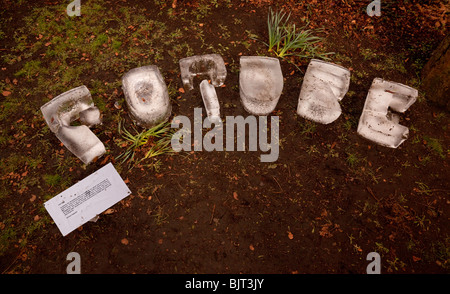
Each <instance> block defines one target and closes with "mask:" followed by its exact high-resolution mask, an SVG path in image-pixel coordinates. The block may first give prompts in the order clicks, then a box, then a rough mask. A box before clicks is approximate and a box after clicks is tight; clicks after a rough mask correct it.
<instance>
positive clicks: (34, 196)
mask: <svg viewBox="0 0 450 294" xmlns="http://www.w3.org/2000/svg"><path fill="white" fill-rule="evenodd" d="M34 200H36V195H34V194H33V195H31V198H30V202H33V201H34Z"/></svg>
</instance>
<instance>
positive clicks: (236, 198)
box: [233, 192, 239, 200]
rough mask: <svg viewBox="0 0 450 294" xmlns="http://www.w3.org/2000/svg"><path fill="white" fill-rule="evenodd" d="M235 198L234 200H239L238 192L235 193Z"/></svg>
mask: <svg viewBox="0 0 450 294" xmlns="http://www.w3.org/2000/svg"><path fill="white" fill-rule="evenodd" d="M233 198H234V200H239V198H238V194H237V192H233Z"/></svg>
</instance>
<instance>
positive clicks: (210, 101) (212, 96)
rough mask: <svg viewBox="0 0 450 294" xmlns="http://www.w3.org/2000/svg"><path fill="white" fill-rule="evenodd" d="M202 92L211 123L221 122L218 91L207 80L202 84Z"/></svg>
mask: <svg viewBox="0 0 450 294" xmlns="http://www.w3.org/2000/svg"><path fill="white" fill-rule="evenodd" d="M200 92H201V94H202V98H203V104H205V109H206V114H207V115H208V118H209V120H210V121H211V122H214V123H215V122H221V119H220V104H219V99H218V98H217V94H216V89H215V88H214V86H213V85H211V84H210V83H209V82H208V81H207V80H203V81H202V82H201V83H200Z"/></svg>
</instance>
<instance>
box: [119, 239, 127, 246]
mask: <svg viewBox="0 0 450 294" xmlns="http://www.w3.org/2000/svg"><path fill="white" fill-rule="evenodd" d="M120 243H122V244H123V245H128V239H127V238H123V239H122V240H121V241H120Z"/></svg>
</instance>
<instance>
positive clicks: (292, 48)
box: [266, 9, 333, 59]
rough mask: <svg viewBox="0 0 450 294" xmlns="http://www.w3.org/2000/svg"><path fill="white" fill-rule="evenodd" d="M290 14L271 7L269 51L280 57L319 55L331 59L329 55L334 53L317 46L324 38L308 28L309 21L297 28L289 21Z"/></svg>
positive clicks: (268, 26)
mask: <svg viewBox="0 0 450 294" xmlns="http://www.w3.org/2000/svg"><path fill="white" fill-rule="evenodd" d="M289 19H290V14H288V15H286V13H285V12H283V11H279V12H274V11H272V9H270V11H269V14H268V16H267V28H268V35H269V43H268V44H266V45H267V46H268V51H269V52H274V53H275V54H276V55H277V56H278V57H280V58H286V57H288V56H297V57H300V58H313V57H318V58H322V59H329V58H328V55H330V54H333V53H331V52H330V53H322V52H320V51H319V47H318V46H317V45H318V43H319V42H322V41H323V39H322V38H321V37H318V36H314V33H315V32H314V31H313V30H309V29H307V27H308V23H307V24H306V25H304V26H303V27H300V28H297V27H296V25H295V24H290V23H289Z"/></svg>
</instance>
